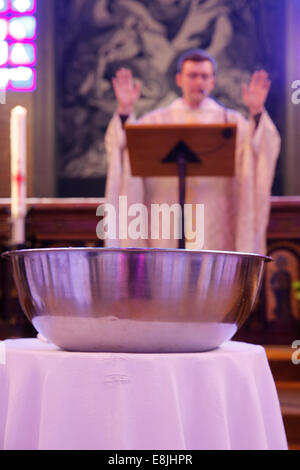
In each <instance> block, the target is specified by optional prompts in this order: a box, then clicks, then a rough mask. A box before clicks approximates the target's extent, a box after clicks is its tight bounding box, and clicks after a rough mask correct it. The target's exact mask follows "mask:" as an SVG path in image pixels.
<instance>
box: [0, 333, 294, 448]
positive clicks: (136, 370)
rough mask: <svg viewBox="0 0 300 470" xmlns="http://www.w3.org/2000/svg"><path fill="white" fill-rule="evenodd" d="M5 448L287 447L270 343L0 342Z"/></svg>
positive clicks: (0, 444) (0, 425) (0, 441)
mask: <svg viewBox="0 0 300 470" xmlns="http://www.w3.org/2000/svg"><path fill="white" fill-rule="evenodd" d="M0 448H2V449H78V450H81V449H106V450H115V449H117V450H125V449H127V450H128V449H129V450H142V449H156V450H158V449H159V450H166V449H172V450H193V449H286V448H287V442H286V436H285V431H284V427H283V422H282V416H281V412H280V407H279V401H278V397H277V393H276V388H275V385H274V381H273V377H272V375H271V372H270V369H269V365H268V361H267V358H266V354H265V351H264V349H263V348H262V347H261V346H255V345H251V344H245V343H238V342H228V343H225V344H224V345H223V346H222V347H220V348H219V349H216V350H214V351H210V352H202V353H188V354H182V353H181V354H124V353H120V354H119V353H113V354H112V353H74V352H66V351H62V350H60V349H58V348H56V347H55V346H53V345H51V344H46V343H43V342H41V341H40V340H38V339H21V340H7V341H5V342H3V343H1V344H0Z"/></svg>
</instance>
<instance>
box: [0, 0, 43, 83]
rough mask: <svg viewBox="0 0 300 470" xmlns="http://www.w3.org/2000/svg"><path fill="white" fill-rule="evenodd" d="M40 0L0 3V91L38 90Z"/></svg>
mask: <svg viewBox="0 0 300 470" xmlns="http://www.w3.org/2000/svg"><path fill="white" fill-rule="evenodd" d="M36 4H37V0H0V90H4V91H8V90H13V91H23V92H26V91H33V90H34V89H35V87H36V70H35V65H36V41H35V40H36V34H37V21H36V15H35V13H36V6H37V5H36Z"/></svg>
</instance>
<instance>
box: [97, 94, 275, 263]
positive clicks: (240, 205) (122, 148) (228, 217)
mask: <svg viewBox="0 0 300 470" xmlns="http://www.w3.org/2000/svg"><path fill="white" fill-rule="evenodd" d="M130 121H131V122H132V121H133V118H132V117H131V118H130ZM225 121H226V122H229V123H236V124H237V146H236V155H235V176H234V177H230V178H228V177H226V178H225V177H201V178H200V177H188V178H187V181H186V200H185V202H186V203H187V204H203V205H204V228H203V230H204V232H203V233H204V244H202V241H201V246H197V243H195V242H194V241H188V240H187V243H186V248H196V249H207V250H226V251H240V252H248V253H260V254H264V253H265V252H266V229H267V224H268V220H269V212H270V194H271V187H272V182H273V178H274V171H275V167H276V161H277V158H278V154H279V150H280V136H279V134H278V131H277V129H276V127H275V125H274V124H273V122H272V120H271V119H270V117H269V115H268V113H267V111H264V112H263V113H262V116H261V118H260V121H259V124H258V126H257V128H255V122H254V120H252V119H250V120H249V121H247V120H246V119H245V118H244V117H243V116H242V115H241V114H240V113H238V112H236V111H233V110H230V109H225V108H224V107H223V106H222V105H220V104H218V103H217V102H216V101H214V100H213V99H211V98H208V97H207V98H205V99H204V100H203V102H202V103H201V105H200V106H199V108H197V109H191V108H190V107H189V106H188V105H187V104H186V103H185V102H184V100H183V99H182V98H178V99H176V100H175V101H174V102H173V103H172V104H171V105H170V106H168V107H166V108H163V109H157V110H155V111H153V112H150V113H148V114H146V115H145V116H143V117H142V118H141V119H139V120H138V121H137V122H138V123H143V124H183V123H186V124H189V123H199V124H201V123H202V124H213V123H223V122H225ZM105 143H106V149H107V156H108V174H107V183H106V202H108V203H110V204H113V205H114V207H115V208H116V212H117V214H118V209H119V205H118V202H119V196H120V195H126V196H127V204H128V207H129V206H130V205H131V204H133V203H143V204H145V205H146V207H148V208H150V205H151V204H162V203H167V204H169V205H172V204H174V203H178V178H176V177H168V178H166V177H157V178H154V177H153V178H138V177H132V176H131V173H130V164H129V157H128V152H127V149H126V136H125V131H124V129H123V126H122V123H121V120H120V118H119V116H118V115H117V114H115V115H114V116H113V118H112V120H111V122H110V124H109V126H108V129H107V133H106V138H105ZM141 158H143V155H141ZM193 224H194V221H193ZM118 234H119V231H118V230H117V231H116V236H117V238H116V239H108V240H106V246H121V247H157V248H177V247H178V240H176V239H170V240H164V239H162V237H161V238H160V239H158V240H157V239H152V238H151V233H150V230H149V234H148V236H149V238H148V239H141V238H139V239H130V238H127V239H126V238H125V239H120V238H119V237H118ZM121 238H122V237H121ZM187 238H188V237H187Z"/></svg>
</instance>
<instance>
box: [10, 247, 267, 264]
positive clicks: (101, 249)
mask: <svg viewBox="0 0 300 470" xmlns="http://www.w3.org/2000/svg"><path fill="white" fill-rule="evenodd" d="M73 251H82V252H85V251H98V252H100V253H101V252H120V253H154V252H159V253H192V254H196V253H197V254H200V253H203V254H221V255H238V256H245V257H247V256H250V257H257V258H263V259H264V260H265V262H270V261H272V260H273V259H272V258H271V257H270V256H266V255H261V254H258V253H246V252H239V251H218V250H190V249H184V250H182V249H177V248H131V247H128V248H119V247H115V248H114V247H109V248H106V247H57V248H30V249H21V250H12V251H6V252H5V253H2V254H1V257H2V258H10V257H11V256H13V255H15V254H18V255H26V254H27V253H55V252H57V253H59V252H73Z"/></svg>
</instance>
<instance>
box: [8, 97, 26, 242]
mask: <svg viewBox="0 0 300 470" xmlns="http://www.w3.org/2000/svg"><path fill="white" fill-rule="evenodd" d="M26 122H27V111H26V109H25V108H22V107H21V106H17V107H16V108H14V109H13V110H12V111H11V123H10V141H11V218H12V244H14V245H19V244H23V243H24V242H25V217H26V163H27V139H26Z"/></svg>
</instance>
